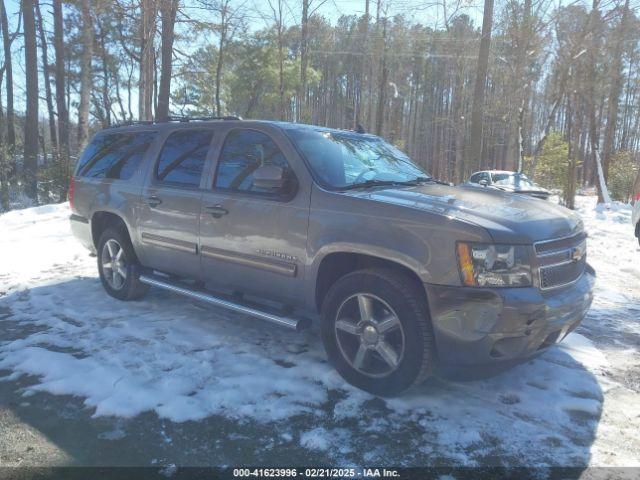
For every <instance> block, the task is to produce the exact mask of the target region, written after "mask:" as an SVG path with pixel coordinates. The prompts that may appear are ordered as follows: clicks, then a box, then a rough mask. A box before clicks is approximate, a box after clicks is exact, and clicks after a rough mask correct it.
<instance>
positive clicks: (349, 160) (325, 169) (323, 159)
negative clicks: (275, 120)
mask: <svg viewBox="0 0 640 480" xmlns="http://www.w3.org/2000/svg"><path fill="white" fill-rule="evenodd" d="M287 133H288V134H289V136H290V137H291V139H292V140H293V142H294V143H295V144H296V146H297V147H298V149H299V150H300V152H301V153H302V154H303V156H304V157H305V158H306V159H307V161H308V163H309V165H310V167H311V169H312V170H313V171H314V173H315V174H316V176H317V177H319V178H320V180H321V183H323V184H326V185H328V186H330V187H333V188H348V187H357V186H358V185H368V184H371V183H375V182H382V183H384V182H399V183H401V182H413V181H417V180H420V179H428V178H430V177H429V175H428V174H427V173H425V172H424V171H423V170H421V169H420V168H419V167H418V166H417V165H415V164H414V163H413V162H412V161H411V159H410V158H409V157H408V156H407V155H405V154H404V153H402V151H400V150H399V149H398V148H396V147H394V146H393V145H391V144H389V143H387V142H385V141H384V140H382V139H381V138H378V137H372V136H364V135H359V134H351V133H346V132H345V133H341V132H340V133H336V132H332V131H326V130H311V129H291V130H289V131H288V132H287Z"/></svg>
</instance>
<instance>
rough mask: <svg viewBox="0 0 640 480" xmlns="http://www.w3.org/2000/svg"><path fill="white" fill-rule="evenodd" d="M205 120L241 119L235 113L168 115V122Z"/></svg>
mask: <svg viewBox="0 0 640 480" xmlns="http://www.w3.org/2000/svg"><path fill="white" fill-rule="evenodd" d="M207 120H242V117H238V116H236V115H222V116H211V117H209V116H204V117H176V116H173V117H169V119H168V121H169V122H206V121H207Z"/></svg>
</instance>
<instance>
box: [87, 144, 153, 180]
mask: <svg viewBox="0 0 640 480" xmlns="http://www.w3.org/2000/svg"><path fill="white" fill-rule="evenodd" d="M155 136H156V132H125V133H107V134H105V133H100V134H98V135H96V136H95V137H94V138H93V140H92V141H91V143H90V144H89V145H88V146H87V148H86V149H85V151H84V152H83V153H82V157H81V158H80V162H79V165H78V175H79V176H84V177H91V178H113V179H121V180H127V179H128V178H131V177H132V176H133V174H134V173H135V171H136V168H138V165H139V164H140V162H141V160H142V157H143V156H144V153H145V152H146V151H147V148H149V145H151V142H153V139H154V138H155Z"/></svg>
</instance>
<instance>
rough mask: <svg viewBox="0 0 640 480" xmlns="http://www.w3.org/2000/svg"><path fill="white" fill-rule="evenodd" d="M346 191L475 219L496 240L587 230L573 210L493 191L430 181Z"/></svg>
mask: <svg viewBox="0 0 640 480" xmlns="http://www.w3.org/2000/svg"><path fill="white" fill-rule="evenodd" d="M345 194H346V195H352V196H355V197H359V198H363V199H367V200H372V201H375V202H382V203H387V204H394V205H399V206H404V207H408V208H414V209H418V210H424V211H427V212H430V213H432V214H439V215H443V216H446V217H448V218H454V219H457V220H460V221H463V222H467V223H472V224H474V225H478V226H480V227H482V228H484V229H486V230H487V231H488V232H489V234H490V235H491V237H492V238H493V240H494V241H495V242H496V243H514V244H531V243H533V242H537V241H539V240H549V239H553V238H561V237H567V236H571V235H573V234H575V233H578V232H580V231H582V229H583V225H582V220H581V219H580V217H579V216H578V215H577V214H575V213H574V212H572V211H571V210H568V209H567V208H564V207H561V206H559V205H554V204H552V203H550V202H547V201H544V200H538V199H535V198H532V197H526V196H524V195H517V194H512V193H505V192H502V191H499V190H493V189H479V188H473V187H451V186H448V185H439V184H426V185H420V186H415V187H373V188H370V189H365V190H350V191H348V192H345Z"/></svg>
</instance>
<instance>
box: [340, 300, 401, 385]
mask: <svg viewBox="0 0 640 480" xmlns="http://www.w3.org/2000/svg"><path fill="white" fill-rule="evenodd" d="M335 335H336V340H337V343H338V348H339V349H340V353H341V354H342V356H343V358H344V359H345V360H346V361H347V362H348V363H349V365H351V367H352V368H354V369H355V370H357V371H358V372H360V373H362V374H364V375H366V376H369V377H377V378H378V377H386V376H389V375H391V374H392V373H393V372H395V371H396V370H397V369H398V367H399V365H400V363H401V362H402V359H403V358H404V351H405V335H404V329H403V327H402V323H401V322H400V319H399V317H398V315H397V314H396V313H395V311H394V310H393V309H392V308H391V307H390V306H389V304H388V303H386V302H385V301H384V300H382V299H381V298H379V297H377V296H375V295H372V294H370V293H357V294H355V295H352V296H350V297H349V298H347V299H346V300H345V301H344V302H342V304H341V305H340V307H339V308H338V313H337V315H336V321H335Z"/></svg>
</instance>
